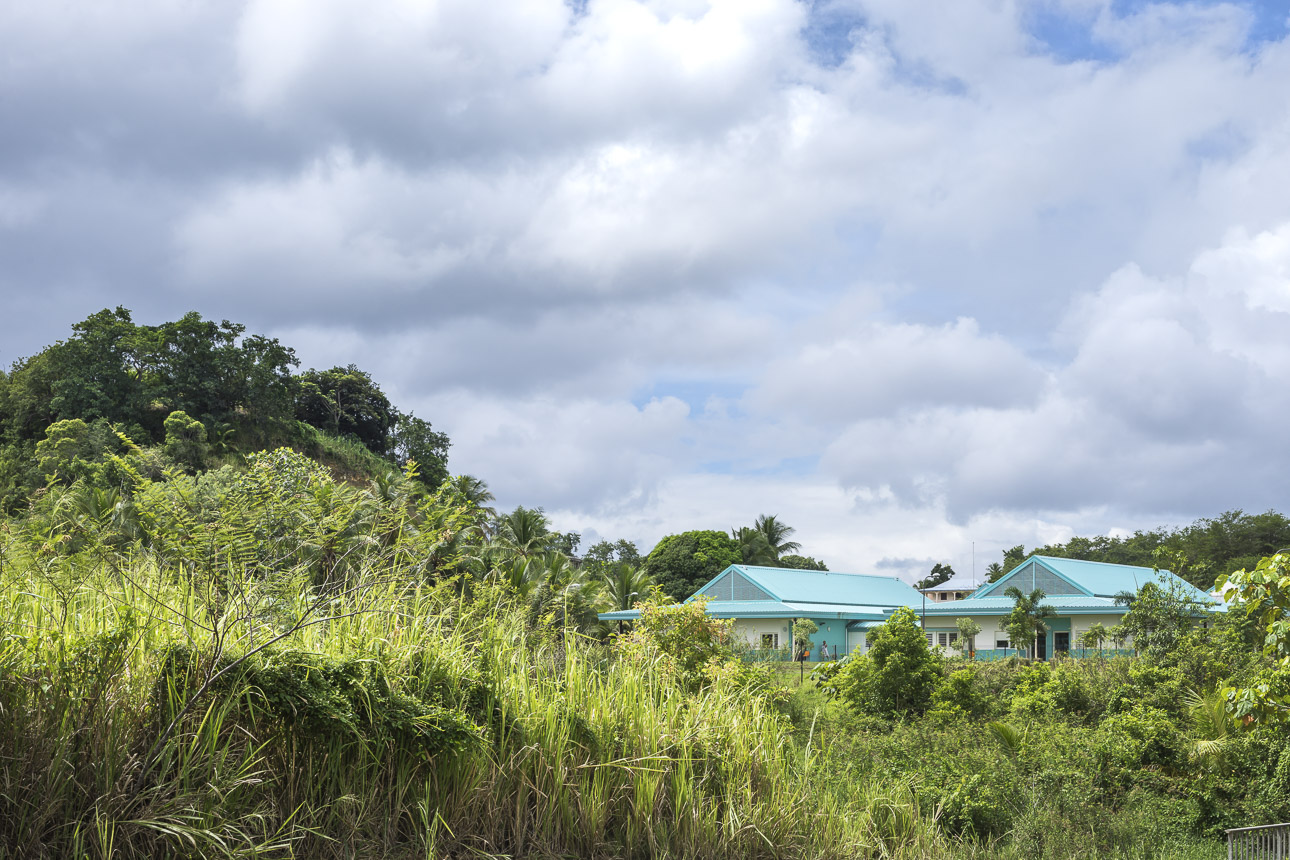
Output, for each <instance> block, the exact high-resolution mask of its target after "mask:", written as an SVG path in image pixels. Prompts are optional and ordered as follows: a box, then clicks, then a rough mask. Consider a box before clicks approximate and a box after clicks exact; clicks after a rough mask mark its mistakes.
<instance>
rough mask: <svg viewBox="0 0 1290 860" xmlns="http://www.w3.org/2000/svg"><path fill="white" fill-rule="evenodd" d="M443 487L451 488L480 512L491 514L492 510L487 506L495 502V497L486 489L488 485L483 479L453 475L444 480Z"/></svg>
mask: <svg viewBox="0 0 1290 860" xmlns="http://www.w3.org/2000/svg"><path fill="white" fill-rule="evenodd" d="M443 486H444V487H448V488H451V489H452V490H453V491H454V492H455V493H457V495H459V496H461V497H462V498H463V499H465V500H466V501H468V502H470V503H471V504H472V505H475V506H476V507H477V508H479V509H480V510H482V511H489V512H492V508H489V507H487V505H488V503H489V502H492V501H496V497H494V496H493V493H492V491H491V490H489V489H488V484H487V483H486V482H485V481H484V479H483V478H476V477H475V476H474V475H454V476H453V477H451V478H447V479H445V480H444V482H443Z"/></svg>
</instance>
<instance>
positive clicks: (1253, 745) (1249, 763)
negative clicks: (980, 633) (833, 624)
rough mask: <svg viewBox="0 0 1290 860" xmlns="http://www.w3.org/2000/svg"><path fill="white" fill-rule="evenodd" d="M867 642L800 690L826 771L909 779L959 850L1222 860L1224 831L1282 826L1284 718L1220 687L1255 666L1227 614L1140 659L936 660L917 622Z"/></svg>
mask: <svg viewBox="0 0 1290 860" xmlns="http://www.w3.org/2000/svg"><path fill="white" fill-rule="evenodd" d="M1151 611H1152V612H1153V613H1154V612H1155V611H1156V610H1151ZM872 638H873V639H874V645H873V648H872V649H871V650H870V652H869V653H868V654H866V655H864V656H862V657H856V656H852V657H850V658H848V659H847V660H846V661H843V662H842V663H841V664H840V665H839V664H825V665H824V666H821V667H820V668H819V669H817V670H816V672H815V673H814V675H813V677H814V678H815V680H816V681H817V683H818V687H817V688H816V689H815V690H812V689H810V688H804V689H803V690H802V691H800V692H799V693H798V695H797V696H796V697H795V707H797V708H800V709H803V710H805V711H808V712H811V713H812V716H811V718H810V720H811V732H812V734H813V736H814V743H815V744H816V745H817V747H818V749H819V750H820V755H821V757H822V758H823V760H824V764H825V766H824V767H823V768H822V769H821V774H823V775H824V779H825V780H826V782H827V784H828V785H830V786H832V785H835V784H836V785H851V784H855V783H858V782H859V783H873V782H878V783H882V784H886V785H889V786H890V785H906V786H908V787H909V789H908V790H909V791H910V793H911V795H912V797H913V803H914V804H915V805H917V806H919V807H920V808H922V809H935V810H937V814H938V815H937V826H938V827H939V828H940V829H941V830H942V831H943V832H945V833H947V834H951V835H953V836H954V837H956V838H957V839H958V840H960V842H959V848H958V849H957V851H956V854H961V855H963V856H970V855H972V854H974V853H975V852H977V851H982V850H984V849H985V847H986V846H990V845H993V846H994V847H993V848H991V849H989V850H988V851H986V853H987V854H989V855H990V856H995V852H997V853H998V855H999V856H1007V857H1017V858H1021V857H1047V858H1071V857H1087V858H1096V857H1112V856H1114V857H1198V858H1199V857H1217V856H1218V855H1219V850H1220V849H1219V847H1218V845H1217V844H1215V843H1214V842H1212V841H1210V840H1212V839H1214V838H1215V837H1216V836H1221V832H1222V830H1223V829H1224V828H1229V827H1238V826H1247V825H1253V824H1265V823H1272V822H1276V821H1286V820H1290V792H1287V787H1288V786H1290V782H1288V781H1287V780H1288V779H1290V728H1287V727H1283V726H1282V725H1281V723H1280V722H1278V721H1269V722H1268V723H1267V724H1255V725H1249V726H1246V725H1244V724H1243V722H1242V721H1241V720H1240V719H1238V716H1237V714H1234V713H1232V712H1230V711H1229V710H1227V709H1225V707H1224V696H1223V694H1222V692H1221V691H1220V690H1219V689H1218V688H1219V687H1221V686H1222V685H1223V684H1225V683H1230V684H1236V685H1237V686H1238V687H1241V688H1244V687H1243V685H1248V684H1250V683H1251V682H1252V681H1254V680H1255V679H1257V678H1259V677H1261V673H1264V672H1266V671H1267V669H1268V664H1267V663H1266V662H1265V660H1264V659H1263V658H1261V657H1260V656H1259V654H1258V653H1257V646H1255V647H1252V644H1251V637H1250V635H1249V630H1248V625H1247V624H1246V622H1245V620H1244V617H1243V613H1241V612H1239V611H1237V612H1234V613H1233V614H1232V615H1231V617H1225V616H1222V615H1220V616H1218V617H1216V618H1215V619H1213V620H1211V621H1210V623H1209V624H1208V626H1201V625H1195V624H1189V625H1186V626H1185V627H1184V628H1182V629H1181V630H1178V631H1176V638H1175V639H1174V644H1173V646H1172V647H1171V648H1169V649H1150V651H1149V653H1147V654H1144V655H1143V656H1141V657H1138V658H1129V657H1116V658H1112V659H1098V658H1090V659H1085V660H1078V661H1072V660H1058V661H1055V662H1052V663H1029V662H1027V661H1023V660H1018V659H1016V658H1012V659H1009V660H1006V661H1002V662H995V663H976V662H972V661H970V660H967V659H964V658H955V659H951V660H942V659H941V658H939V657H937V656H935V655H934V654H932V653H930V652H929V650H928V649H927V647H926V640H925V639H924V638H923V637H922V636H921V635H920V631H919V630H918V628H917V625H916V619H915V618H913V617H912V616H911V617H901V618H893V620H892V621H891V622H889V623H888V624H886V625H884V626H883V627H882V628H880V629H879V630H878V632H877V635H876V636H874V637H872ZM875 652H877V654H878V656H877V657H875ZM821 693H822V694H823V695H824V696H825V697H826V698H825V699H824V700H820V699H819V696H820V695H821ZM1232 695H1233V697H1235V696H1236V695H1238V694H1237V693H1235V692H1233V693H1232ZM1076 833H1078V834H1082V836H1081V837H1080V838H1079V839H1072V834H1076Z"/></svg>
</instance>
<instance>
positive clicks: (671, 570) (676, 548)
mask: <svg viewBox="0 0 1290 860" xmlns="http://www.w3.org/2000/svg"><path fill="white" fill-rule="evenodd" d="M742 562H743V557H742V556H741V555H740V553H739V544H737V543H736V542H735V541H734V540H733V539H732V538H731V537H730V536H729V535H727V534H724V533H722V532H718V531H692V532H682V533H681V534H679V535H668V536H667V537H665V538H663V539H662V540H661V541H659V542H658V543H657V544H655V545H654V549H652V550H651V551H650V554H649V555H648V556H647V557H646V559H645V566H644V567H645V571H646V572H647V573H648V574H649V575H650V576H651V577H653V579H654V581H655V582H657V583H658V585H659V588H661V589H663V592H664V593H665V594H667V595H669V596H671V597H672V598H673V599H675V600H684V599H685V598H687V597H689V596H690V595H691V594H694V592H695V589H697V588H698V587H699V586H701V585H703V583H705V582H707V581H708V580H709V579H711V578H712V577H714V576H716V575H717V574H718V573H720V572H721V571H723V570H725V569H726V568H727V567H729V566H730V565H732V564H740V563H742Z"/></svg>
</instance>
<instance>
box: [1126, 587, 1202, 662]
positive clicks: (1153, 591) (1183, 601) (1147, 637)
mask: <svg viewBox="0 0 1290 860" xmlns="http://www.w3.org/2000/svg"><path fill="white" fill-rule="evenodd" d="M1117 601H1118V598H1117ZM1204 613H1205V610H1204V608H1203V607H1201V606H1200V604H1199V603H1198V602H1197V601H1196V600H1195V599H1194V598H1193V597H1191V596H1190V595H1189V594H1187V593H1186V592H1185V591H1184V590H1183V587H1182V586H1181V585H1179V584H1178V583H1177V581H1174V582H1172V583H1170V585H1169V587H1168V588H1162V587H1161V586H1160V585H1159V584H1158V583H1155V582H1145V583H1143V585H1142V587H1141V588H1140V589H1138V593H1137V595H1136V596H1135V597H1134V599H1133V601H1132V602H1131V603H1130V604H1129V611H1128V612H1126V613H1125V615H1124V621H1123V622H1122V626H1123V628H1124V631H1125V633H1126V634H1127V635H1128V637H1130V638H1132V639H1133V647H1134V648H1135V649H1136V650H1138V651H1140V652H1141V653H1142V654H1144V655H1145V656H1147V657H1148V658H1150V659H1152V660H1159V659H1161V658H1162V657H1164V656H1165V655H1166V654H1169V653H1170V652H1171V651H1173V650H1174V648H1176V647H1177V645H1178V643H1179V641H1180V640H1181V638H1182V636H1183V634H1184V633H1185V632H1186V631H1187V630H1188V629H1190V628H1191V627H1192V625H1193V624H1195V623H1196V619H1197V618H1198V617H1201V616H1203V615H1204Z"/></svg>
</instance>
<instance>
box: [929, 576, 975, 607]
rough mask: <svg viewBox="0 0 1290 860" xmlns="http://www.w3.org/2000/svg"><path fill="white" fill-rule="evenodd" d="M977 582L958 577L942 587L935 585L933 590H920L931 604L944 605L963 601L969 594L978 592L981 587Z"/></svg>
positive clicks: (943, 583) (942, 584)
mask: <svg viewBox="0 0 1290 860" xmlns="http://www.w3.org/2000/svg"><path fill="white" fill-rule="evenodd" d="M979 585H980V583H978V582H977V581H976V580H973V579H969V578H968V577H966V576H956V577H954V578H953V579H950V580H948V581H946V582H942V583H941V584H940V585H933V586H932V587H931V588H920V589H918V590H919V591H920V592H922V593H923V594H925V595H927V601H928V602H929V603H944V602H945V601H947V600H963V599H964V598H966V597H967V596H968V595H969V594H971V593H972V592H974V591H976V589H977V586H979Z"/></svg>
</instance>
